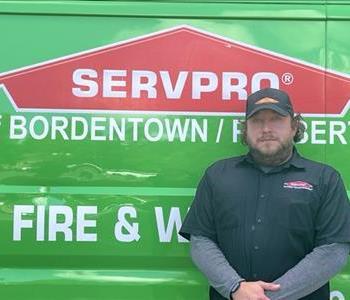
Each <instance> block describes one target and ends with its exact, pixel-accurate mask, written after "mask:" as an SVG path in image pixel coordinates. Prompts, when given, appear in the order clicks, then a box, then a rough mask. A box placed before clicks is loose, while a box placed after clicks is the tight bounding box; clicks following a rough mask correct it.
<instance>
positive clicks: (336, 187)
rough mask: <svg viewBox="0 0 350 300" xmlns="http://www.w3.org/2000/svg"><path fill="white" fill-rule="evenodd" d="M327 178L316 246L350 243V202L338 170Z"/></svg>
mask: <svg viewBox="0 0 350 300" xmlns="http://www.w3.org/2000/svg"><path fill="white" fill-rule="evenodd" d="M327 177H328V178H327ZM327 177H326V178H325V179H326V181H327V182H324V183H323V190H322V194H321V200H322V202H321V205H320V207H319V210H318V212H317V215H316V221H315V222H316V224H315V246H316V247H317V246H321V245H324V244H332V243H350V203H349V199H348V197H347V194H346V190H345V186H344V183H343V181H342V179H341V177H340V175H339V173H337V172H336V171H333V172H332V173H331V174H330V175H329V176H327Z"/></svg>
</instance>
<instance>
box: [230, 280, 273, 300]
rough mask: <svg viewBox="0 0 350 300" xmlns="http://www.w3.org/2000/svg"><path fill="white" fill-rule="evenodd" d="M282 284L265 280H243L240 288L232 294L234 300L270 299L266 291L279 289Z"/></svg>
mask: <svg viewBox="0 0 350 300" xmlns="http://www.w3.org/2000/svg"><path fill="white" fill-rule="evenodd" d="M279 288H280V285H279V284H274V283H269V282H264V281H253V282H241V284H240V287H239V289H238V290H237V291H236V292H234V293H233V294H232V295H231V299H233V300H270V299H269V298H268V297H266V296H265V291H277V290H279Z"/></svg>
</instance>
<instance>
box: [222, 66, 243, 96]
mask: <svg viewBox="0 0 350 300" xmlns="http://www.w3.org/2000/svg"><path fill="white" fill-rule="evenodd" d="M232 80H235V81H236V84H232ZM246 86H247V75H245V74H244V73H240V72H224V73H222V99H223V100H230V99H231V94H232V93H237V95H238V100H246V99H247V96H248V95H247V90H246Z"/></svg>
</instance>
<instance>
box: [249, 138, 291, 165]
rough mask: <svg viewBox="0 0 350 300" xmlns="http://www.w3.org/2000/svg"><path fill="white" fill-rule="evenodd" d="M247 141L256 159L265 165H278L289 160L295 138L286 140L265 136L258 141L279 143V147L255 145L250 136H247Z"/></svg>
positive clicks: (258, 162)
mask: <svg viewBox="0 0 350 300" xmlns="http://www.w3.org/2000/svg"><path fill="white" fill-rule="evenodd" d="M246 142H247V145H248V147H249V152H250V154H251V155H252V157H253V159H254V161H255V162H256V163H257V164H259V165H263V166H271V167H274V166H278V165H280V164H282V163H284V162H285V161H286V160H288V158H289V157H290V156H291V155H292V152H293V138H290V139H288V140H285V141H281V140H279V139H277V138H271V137H263V138H260V139H258V143H262V142H267V143H269V142H273V143H278V145H277V147H274V148H271V147H269V146H268V145H265V147H264V145H262V146H261V147H258V146H256V145H254V144H253V143H252V142H251V141H250V139H249V138H248V137H247V138H246Z"/></svg>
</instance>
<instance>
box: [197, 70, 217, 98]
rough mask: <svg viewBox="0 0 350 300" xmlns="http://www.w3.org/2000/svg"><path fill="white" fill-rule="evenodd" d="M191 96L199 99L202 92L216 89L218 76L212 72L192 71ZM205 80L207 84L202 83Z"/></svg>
mask: <svg viewBox="0 0 350 300" xmlns="http://www.w3.org/2000/svg"><path fill="white" fill-rule="evenodd" d="M192 75H193V76H192V98H193V99H200V98H201V95H202V93H209V92H213V91H215V90H216V88H217V86H218V77H217V76H216V74H215V73H212V72H193V74H192ZM203 80H205V81H207V82H208V83H207V84H204V83H203Z"/></svg>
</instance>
